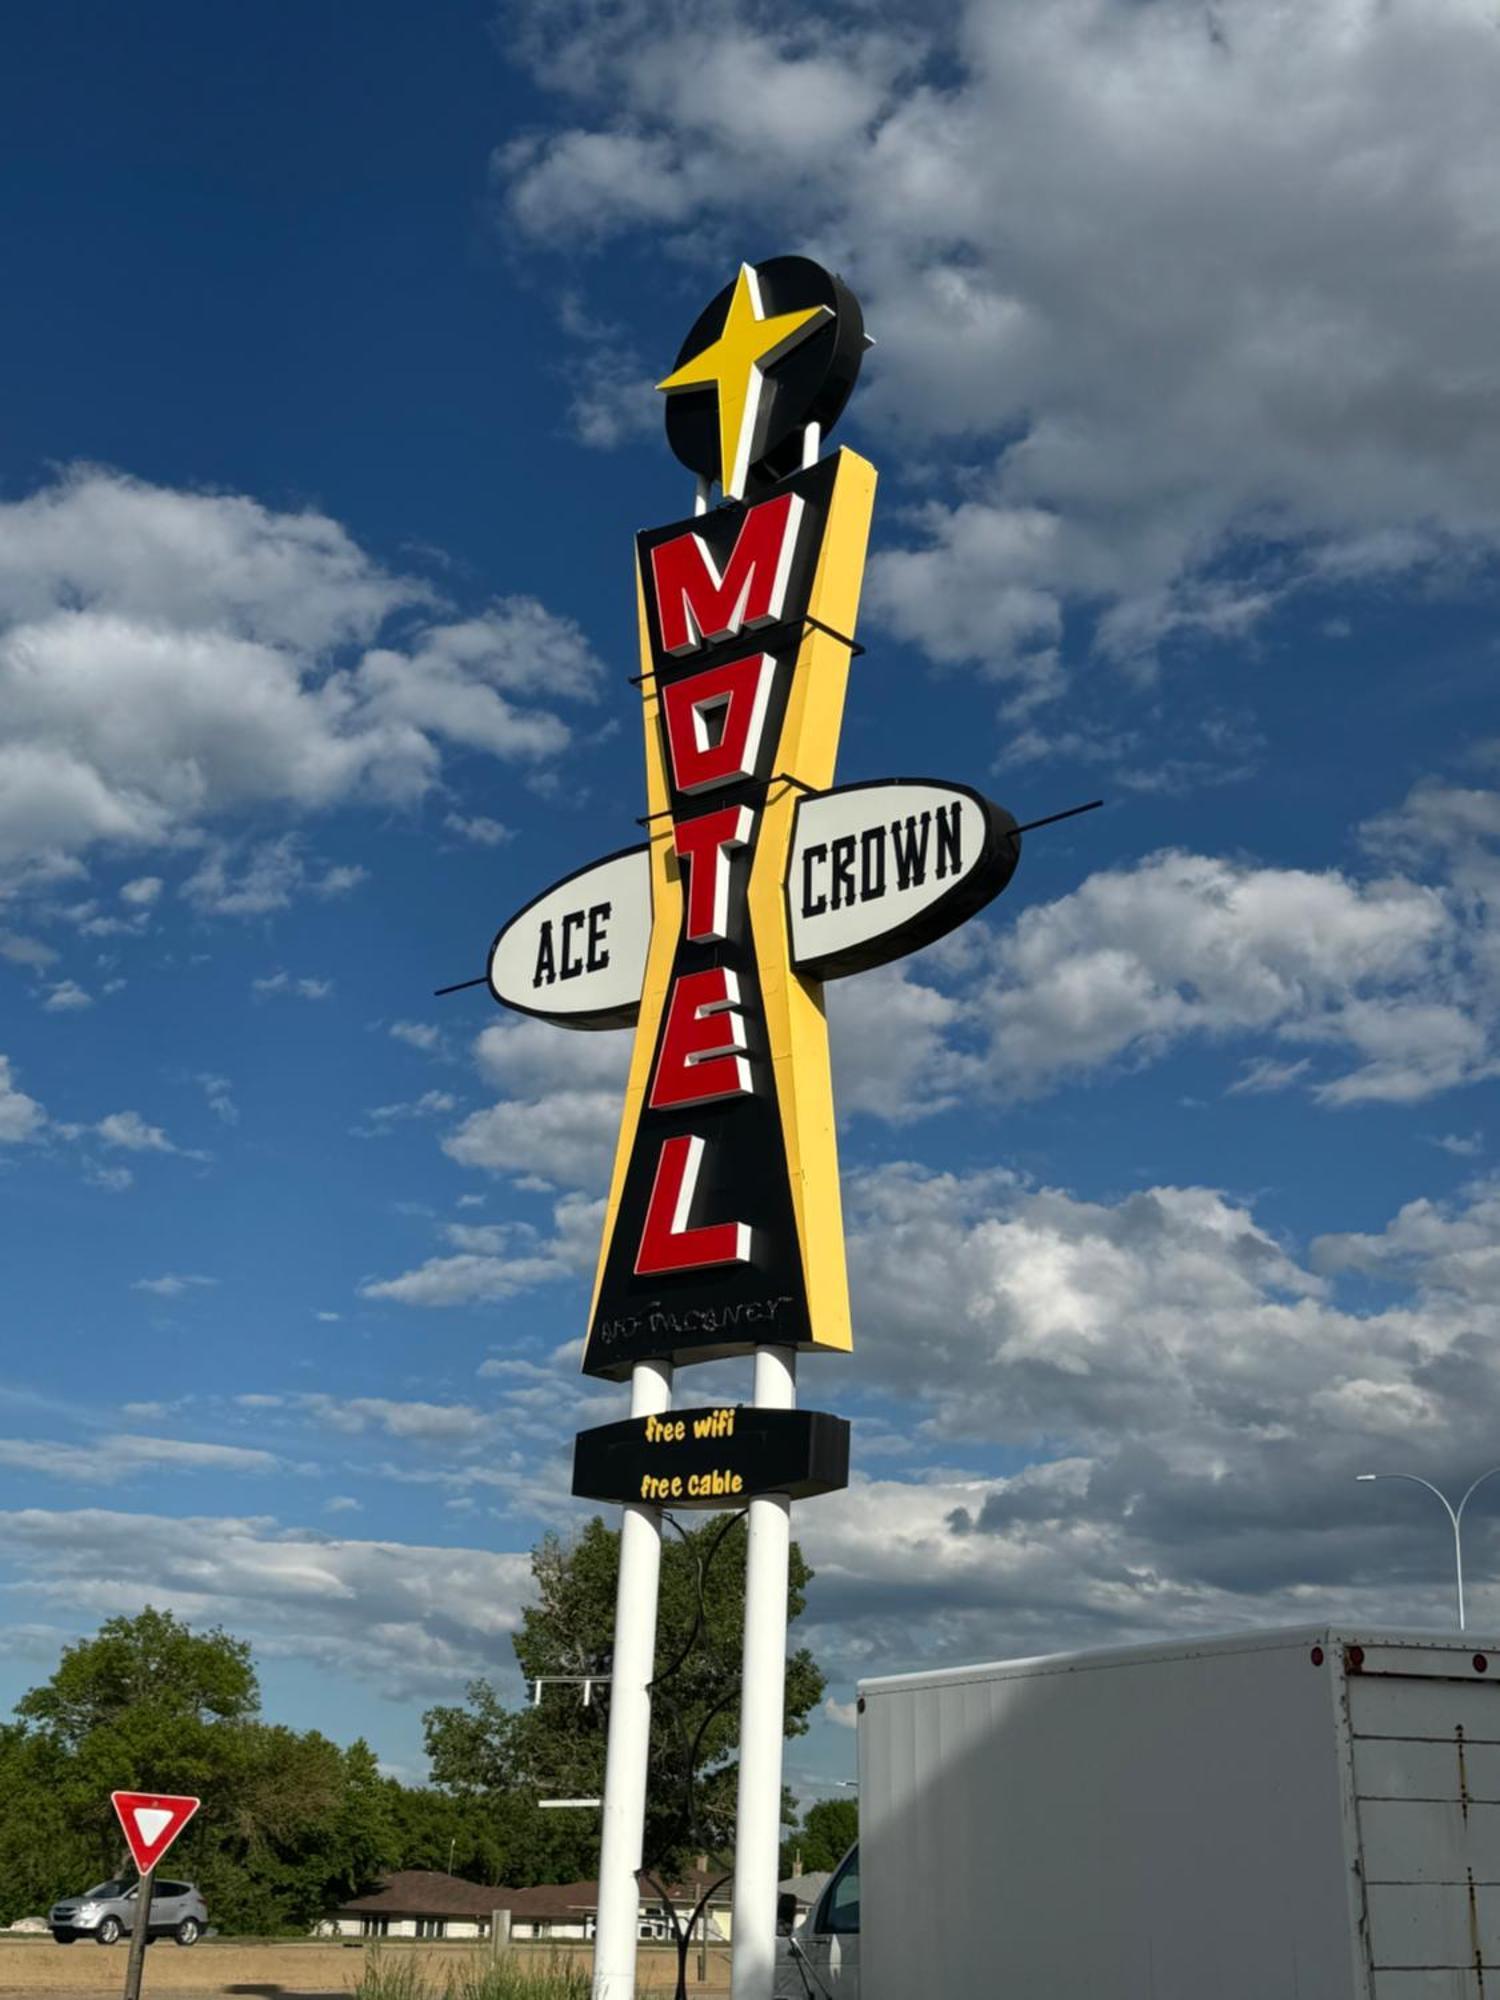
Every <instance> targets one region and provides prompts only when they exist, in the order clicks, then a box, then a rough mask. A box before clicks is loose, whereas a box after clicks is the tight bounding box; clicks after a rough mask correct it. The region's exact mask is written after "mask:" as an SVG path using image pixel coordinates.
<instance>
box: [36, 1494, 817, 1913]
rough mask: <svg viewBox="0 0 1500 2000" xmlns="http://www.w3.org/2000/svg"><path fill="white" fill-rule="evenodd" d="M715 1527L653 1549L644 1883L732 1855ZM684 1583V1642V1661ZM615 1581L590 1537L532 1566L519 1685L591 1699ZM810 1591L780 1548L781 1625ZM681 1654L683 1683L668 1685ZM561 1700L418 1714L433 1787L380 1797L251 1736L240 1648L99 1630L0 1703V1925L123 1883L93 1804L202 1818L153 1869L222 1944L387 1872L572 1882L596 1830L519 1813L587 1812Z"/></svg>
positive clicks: (586, 1870) (801, 1699)
mask: <svg viewBox="0 0 1500 2000" xmlns="http://www.w3.org/2000/svg"><path fill="white" fill-rule="evenodd" d="M728 1518H729V1517H714V1518H711V1519H710V1520H708V1521H707V1522H706V1523H705V1524H704V1525H703V1526H702V1527H700V1528H695V1529H693V1530H692V1531H690V1533H689V1534H688V1536H687V1538H686V1539H685V1540H680V1539H677V1538H672V1539H669V1540H668V1542H667V1543H666V1545H665V1546H664V1549H663V1562H662V1577H661V1617H660V1627H659V1633H658V1644H657V1671H658V1674H659V1675H662V1676H666V1677H665V1678H664V1679H663V1681H662V1685H661V1686H660V1687H659V1689H658V1690H657V1693H656V1696H655V1699H654V1701H653V1720H652V1736H651V1769H650V1781H649V1798H650V1807H649V1815H648V1825H647V1830H646V1843H645V1851H646V1857H647V1861H648V1864H651V1865H654V1866H655V1867H658V1868H661V1869H667V1870H675V1869H677V1868H678V1867H680V1866H681V1865H682V1864H683V1863H684V1862H685V1861H686V1860H687V1859H688V1858H689V1857H690V1856H691V1855H692V1854H693V1853H694V1852H696V1851H697V1850H698V1849H700V1848H703V1849H707V1850H708V1851H710V1852H715V1853H724V1852H725V1851H727V1850H728V1848H729V1846H730V1837H731V1827H732V1822H733V1810H734V1788H735V1777H736V1768H737V1767H736V1762H735V1750H736V1746H737V1734H738V1728H739V1701H738V1689H739V1667H740V1644H741V1633H742V1625H743V1606H744V1589H745V1547H744V1540H745V1538H744V1530H743V1527H741V1526H738V1525H728V1526H726V1525H725V1523H726V1521H727V1520H728ZM721 1532H722V1534H723V1537H724V1539H723V1542H722V1545H721V1546H720V1547H719V1548H718V1551H717V1553H716V1554H715V1555H714V1557H713V1560H712V1562H707V1560H706V1559H707V1556H708V1553H709V1550H710V1547H711V1546H712V1544H713V1541H714V1538H715V1537H716V1536H718V1535H719V1534H720V1533H721ZM704 1567H706V1577H705V1581H704V1583H703V1590H702V1606H703V1613H704V1618H703V1630H702V1633H701V1635H700V1636H699V1639H698V1641H697V1642H696V1643H695V1644H694V1645H693V1646H691V1647H689V1646H688V1640H689V1638H690V1637H691V1636H692V1635H693V1632H694V1628H695V1625H696V1623H697V1620H698V1610H699V1576H700V1568H704ZM618 1570H619V1537H618V1535H617V1534H615V1533H613V1532H611V1531H610V1530H609V1529H607V1528H606V1527H605V1526H604V1524H603V1522H602V1521H598V1520H594V1521H591V1522H589V1523H588V1524H587V1526H586V1527H585V1528H584V1529H583V1530H582V1531H581V1532H580V1533H579V1534H578V1535H577V1536H576V1537H575V1538H574V1539H572V1540H571V1541H566V1542H565V1541H562V1540H560V1539H559V1538H557V1537H556V1536H548V1537H547V1538H546V1539H545V1540H543V1541H542V1542H541V1543H540V1544H539V1545H538V1546H537V1548H536V1550H535V1551H534V1553H533V1558H532V1571H533V1575H534V1578H535V1585H536V1594H535V1602H534V1603H532V1604H531V1605H530V1606H529V1607H528V1608H527V1609H526V1611H525V1612H524V1613H523V1615H522V1621H521V1628H520V1630H519V1632H518V1633H517V1634H516V1636H515V1640H514V1645H515V1652H516V1658H517V1660H518V1662H519V1665H520V1669H521V1672H522V1674H523V1675H524V1676H526V1677H527V1679H528V1680H534V1679H535V1677H537V1676H538V1675H541V1676H557V1675H569V1676H575V1677H582V1676H585V1675H590V1674H593V1675H598V1676H600V1677H601V1682H602V1683H607V1677H608V1674H609V1666H610V1645H611V1636H612V1633H613V1629H614V1604H615V1583H616V1578H617V1575H618ZM809 1575H810V1572H809V1570H808V1569H807V1566H806V1564H805V1563H804V1562H803V1560H802V1556H801V1552H800V1551H799V1550H798V1549H797V1547H796V1546H795V1544H794V1545H793V1548H792V1563H791V1590H790V1596H789V1599H788V1614H789V1616H790V1617H792V1618H795V1617H796V1616H797V1615H798V1614H799V1613H800V1612H801V1610H802V1606H803V1599H804V1593H805V1590H806V1586H807V1582H808V1578H809ZM679 1655H683V1656H684V1657H683V1659H682V1664H681V1666H680V1669H679V1670H678V1671H677V1672H676V1673H675V1674H671V1675H668V1674H667V1670H668V1669H669V1668H670V1667H671V1666H672V1664H673V1662H674V1661H676V1660H677V1659H678V1657H679ZM822 1694H823V1676H822V1674H821V1673H820V1672H819V1670H818V1668H817V1667H816V1665H815V1664H814V1663H813V1660H812V1658H811V1656H810V1655H809V1654H808V1653H807V1651H806V1650H805V1649H801V1650H798V1651H796V1652H794V1653H793V1654H792V1656H791V1658H790V1659H789V1661H788V1663H787V1703H786V1727H787V1733H788V1735H798V1734H800V1733H801V1732H802V1731H803V1730H805V1729H806V1727H807V1717H808V1715H809V1713H810V1712H811V1711H812V1710H813V1709H814V1708H815V1707H816V1705H817V1703H818V1701H819V1700H820V1699H821V1698H822ZM581 1696H582V1690H581V1688H579V1687H576V1686H574V1687H557V1686H553V1687H549V1688H548V1689H547V1690H546V1692H545V1694H544V1698H543V1699H542V1701H541V1702H540V1703H536V1704H533V1703H531V1702H525V1703H523V1704H522V1705H521V1706H519V1707H515V1708H508V1707H507V1706H506V1705H505V1703H504V1702H503V1701H502V1700H501V1699H500V1697H499V1695H498V1694H497V1693H496V1692H495V1689H494V1688H493V1687H492V1686H491V1685H490V1684H489V1683H488V1682H486V1681H476V1682H475V1683H474V1684H473V1685H472V1686H471V1687H470V1688H469V1690H468V1698H467V1700H466V1701H465V1702H464V1703H463V1704H461V1705H455V1706H451V1707H439V1708H433V1709H430V1710H429V1711H428V1712H427V1714H426V1716H425V1717H424V1719H423V1720H424V1726H425V1731H426V1741H427V1749H428V1755H429V1758H430V1760H431V1766H432V1782H431V1783H430V1784H429V1785H423V1786H407V1785H402V1784H399V1783H398V1782H397V1781H396V1780H395V1779H394V1778H390V1777H386V1776H384V1775H382V1773H381V1771H380V1770H379V1767H378V1765H377V1763H376V1760H375V1756H374V1753H373V1752H372V1751H371V1749H370V1748H369V1746H368V1744H366V1743H364V1742H362V1741H356V1742H354V1743H351V1744H349V1745H348V1746H347V1747H346V1748H341V1747H340V1746H339V1745H338V1744H336V1743H333V1742H331V1741H330V1740H329V1739H328V1738H327V1737H326V1736H322V1735H320V1734H319V1733H318V1732H317V1731H316V1730H306V1731H297V1730H293V1729H288V1728H286V1727H284V1726H283V1725H281V1724H278V1723H274V1722H268V1721H267V1720H265V1718H264V1717H263V1716H262V1714H261V1703H260V1688H259V1684H258V1682H257V1679H256V1674H255V1665H254V1661H253V1660H252V1658H251V1652H250V1648H249V1646H248V1645H247V1644H246V1643H245V1642H244V1641H243V1640H241V1639H237V1638H234V1637H233V1636H232V1635H231V1634H229V1633H227V1632H224V1631H222V1630H219V1629H214V1630H211V1631H193V1630H191V1629H190V1628H189V1627H188V1626H187V1625H186V1624H184V1623H183V1622H182V1621H181V1620H180V1619H178V1618H176V1617H174V1616H173V1615H172V1613H170V1612H168V1611H158V1610H153V1609H150V1608H148V1609H147V1610H145V1611H143V1612H141V1613H140V1614H139V1615H138V1616H136V1617H134V1618H111V1619H109V1620H108V1621H107V1622H106V1623H105V1624H104V1625H102V1626H101V1627H100V1629H99V1631H98V1632H96V1633H95V1634H94V1636H93V1637H92V1638H90V1639H83V1640H80V1641H79V1642H78V1643H77V1644H76V1645H70V1646H68V1647H67V1648H66V1649H65V1650H64V1652H63V1654H62V1657H61V1659H60V1660H59V1662H58V1665H57V1668H56V1671H55V1672H54V1673H53V1674H52V1676H51V1677H50V1679H48V1680H47V1681H45V1682H43V1683H42V1685H41V1686H39V1687H35V1688H33V1689H32V1690H31V1691H30V1692H29V1693H28V1694H26V1695H24V1696H23V1697H22V1699H21V1700H20V1701H19V1702H18V1703H17V1705H16V1718H17V1719H16V1720H15V1721H14V1722H13V1723H9V1724H5V1723H0V1799H3V1800H4V1802H5V1810H4V1811H0V1923H10V1922H13V1921H14V1920H15V1919H16V1918H17V1917H22V1916H32V1915H37V1914H41V1913H44V1912H45V1911H46V1910H47V1909H48V1908H49V1907H50V1905H51V1904H52V1903H54V1902H55V1901H56V1900H57V1899H58V1897H59V1896H62V1895H66V1894H69V1893H77V1892H78V1891H80V1890H82V1889H85V1888H87V1887H88V1886H89V1884H90V1883H92V1882H97V1881H100V1880H102V1879H104V1878H105V1877H107V1876H109V1875H112V1874H117V1873H119V1872H121V1871H128V1867H129V1864H128V1859H127V1855H126V1850H125V1846H124V1842H123V1841H122V1839H121V1836H120V1830H119V1826H118V1823H117V1822H116V1820H115V1816H114V1813H113V1810H112V1809H111V1806H110V1803H109V1795H110V1793H111V1792H112V1791H155V1792H191V1793H195V1794H197V1795H198V1796H199V1797H200V1798H201V1799H202V1800H203V1806H202V1809H201V1811H200V1812H199V1813H198V1814H197V1816H196V1817H195V1818H194V1820H193V1821H192V1822H191V1824H190V1825H189V1826H188V1828H187V1830H186V1832H185V1833H184V1834H183V1836H182V1838H181V1839H180V1841H179V1842H178V1843H177V1845H176V1846H175V1847H174V1848H173V1849H172V1854H171V1861H170V1864H169V1866H170V1870H171V1872H172V1873H173V1874H174V1875H177V1874H180V1875H182V1876H183V1877H184V1878H187V1879H191V1880H193V1881H195V1882H197V1883H198V1885H199V1887H200V1888H201V1889H202V1890H203V1893H204V1895H205V1897H206V1898H207V1901H208V1907H209V1913H210V1919H211V1921H212V1922H213V1923H215V1924H216V1925H217V1926H218V1927H219V1928H220V1929H221V1930H223V1931H226V1932H241V1933H245V1932H251V1933H262V1934H265V1933H274V1932H277V1931H284V1930H305V1929H306V1928H307V1927H308V1926H309V1925H310V1924H312V1923H313V1922H315V1921H316V1920H317V1919H318V1918H320V1917H323V1916H326V1915H327V1914H328V1912H329V1911H330V1910H331V1909H333V1908H335V1907H336V1906H337V1905H338V1904H339V1903H341V1902H344V1901H346V1900H347V1899H348V1898H349V1897H351V1896H354V1895H357V1894H359V1893H360V1892H361V1891H363V1890H365V1889H367V1888H370V1887H371V1886H373V1884H374V1883H375V1882H376V1881H378V1879H379V1878H380V1876H381V1875H382V1874H384V1873H387V1872H388V1871H390V1870H391V1869H395V1868H432V1869H442V1870H451V1871H452V1872H453V1873H455V1874H458V1875H460V1876H462V1877H464V1878H465V1879H467V1880H469V1881H473V1882H481V1883H487V1884H501V1883H504V1884H509V1885H513V1886H516V1887H524V1886H526V1885H527V1884H529V1883H533V1882H549V1881H554V1882H555V1881H567V1880H573V1879H576V1878H578V1877H580V1876H591V1875H593V1874H595V1873H596V1872H597V1869H598V1863H599V1851H598V1841H599V1826H598V1815H597V1813H593V1812H555V1811H547V1810H544V1809H543V1808H542V1807H541V1806H540V1805H539V1803H538V1801H539V1800H541V1799H546V1798H557V1797H566V1798H593V1797H597V1796H598V1795H599V1793H600V1791H601V1788H602V1785H603V1780H604V1744H605V1733H606V1729H607V1725H608V1714H609V1700H608V1688H607V1685H603V1684H601V1685H600V1686H597V1687H596V1688H595V1689H594V1691H593V1697H592V1699H591V1700H590V1701H588V1702H587V1703H585V1702H584V1701H583V1700H582V1698H581ZM690 1754H691V1757H692V1761H693V1764H694V1770H695V1773H696V1786H695V1794H694V1800H693V1803H692V1805H691V1807H690V1804H689V1799H688V1793H687V1787H686V1784H685V1776H686V1768H687V1764H688V1761H689V1757H690ZM818 1810H819V1809H818V1808H816V1807H815V1808H814V1813H816V1812H817V1811H818ZM811 1818H812V1815H809V1821H810V1822H811ZM834 1858H835V1859H836V1858H837V1856H835V1857H834ZM808 1865H809V1866H811V1865H813V1864H811V1863H808Z"/></svg>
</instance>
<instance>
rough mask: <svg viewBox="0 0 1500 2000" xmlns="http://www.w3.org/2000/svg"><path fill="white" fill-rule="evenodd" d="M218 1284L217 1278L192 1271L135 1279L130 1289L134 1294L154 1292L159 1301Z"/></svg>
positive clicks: (171, 1272)
mask: <svg viewBox="0 0 1500 2000" xmlns="http://www.w3.org/2000/svg"><path fill="white" fill-rule="evenodd" d="M218 1282H219V1281H218V1279H217V1278H205V1277H202V1276H200V1275H199V1274H198V1273H196V1272H192V1271H166V1272H163V1274H162V1276H161V1277H159V1278H136V1279H133V1280H132V1282H131V1286H130V1289H131V1290H132V1291H133V1292H153V1293H155V1295H156V1297H157V1298H159V1299H177V1298H181V1296H182V1294H183V1293H184V1292H189V1291H194V1290H201V1289H203V1288H204V1287H207V1286H211V1285H216V1284H218Z"/></svg>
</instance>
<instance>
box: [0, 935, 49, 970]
mask: <svg viewBox="0 0 1500 2000" xmlns="http://www.w3.org/2000/svg"><path fill="white" fill-rule="evenodd" d="M0 958H3V959H5V960H6V961H7V962H8V963H9V964H11V965H25V966H29V967H30V968H31V970H32V971H33V972H45V971H46V969H47V967H48V966H49V965H55V964H56V963H57V958H58V954H57V953H56V952H55V951H54V950H53V949H52V947H51V945H50V944H43V943H42V941H41V939H40V938H33V937H23V936H22V935H21V934H20V932H18V931H0Z"/></svg>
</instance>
